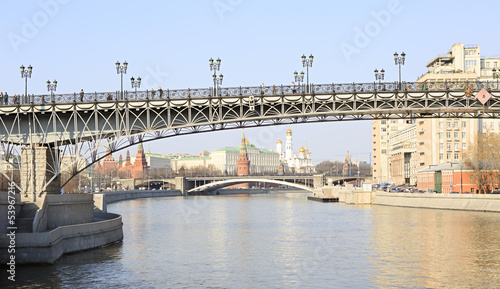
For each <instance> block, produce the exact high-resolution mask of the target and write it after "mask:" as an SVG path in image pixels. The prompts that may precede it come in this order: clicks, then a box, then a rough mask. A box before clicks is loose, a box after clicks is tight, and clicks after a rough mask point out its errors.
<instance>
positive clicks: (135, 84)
mask: <svg viewBox="0 0 500 289" xmlns="http://www.w3.org/2000/svg"><path fill="white" fill-rule="evenodd" d="M130 84H131V85H132V88H135V97H136V98H137V88H140V87H141V77H140V76H139V77H137V80H135V78H134V77H133V76H132V77H131V78H130Z"/></svg>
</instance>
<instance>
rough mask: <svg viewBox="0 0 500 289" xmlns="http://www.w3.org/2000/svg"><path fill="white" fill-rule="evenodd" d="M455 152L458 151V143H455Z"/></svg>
mask: <svg viewBox="0 0 500 289" xmlns="http://www.w3.org/2000/svg"><path fill="white" fill-rule="evenodd" d="M455 150H456V151H458V143H457V142H456V143H455Z"/></svg>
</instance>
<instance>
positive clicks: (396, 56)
mask: <svg viewBox="0 0 500 289" xmlns="http://www.w3.org/2000/svg"><path fill="white" fill-rule="evenodd" d="M405 57H406V54H405V53H404V52H403V53H401V56H399V54H398V53H397V52H395V53H394V63H395V64H396V65H399V88H400V89H401V65H405Z"/></svg>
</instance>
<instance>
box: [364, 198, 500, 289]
mask: <svg viewBox="0 0 500 289" xmlns="http://www.w3.org/2000/svg"><path fill="white" fill-rule="evenodd" d="M373 211H374V223H373V234H372V238H373V258H372V262H373V264H374V269H375V273H374V274H373V281H374V282H375V283H376V284H377V285H378V286H380V287H389V286H397V287H414V286H415V284H418V287H426V288H436V287H449V286H450V285H457V286H459V287H467V288H473V287H475V288H477V287H483V285H486V284H488V285H489V286H491V285H499V284H500V275H498V273H499V272H500V259H499V256H500V254H499V253H500V231H498V228H500V215H499V214H494V213H482V212H481V213H479V212H461V211H445V210H427V209H407V208H392V207H383V206H374V207H373ZM493 273H494V274H493ZM486 287H488V286H486Z"/></svg>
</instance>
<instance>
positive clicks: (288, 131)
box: [286, 128, 292, 136]
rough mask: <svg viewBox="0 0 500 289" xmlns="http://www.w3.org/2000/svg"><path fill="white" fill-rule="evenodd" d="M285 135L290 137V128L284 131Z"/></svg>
mask: <svg viewBox="0 0 500 289" xmlns="http://www.w3.org/2000/svg"><path fill="white" fill-rule="evenodd" d="M286 135H287V136H291V135H292V130H291V129H290V128H288V130H287V131H286Z"/></svg>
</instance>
